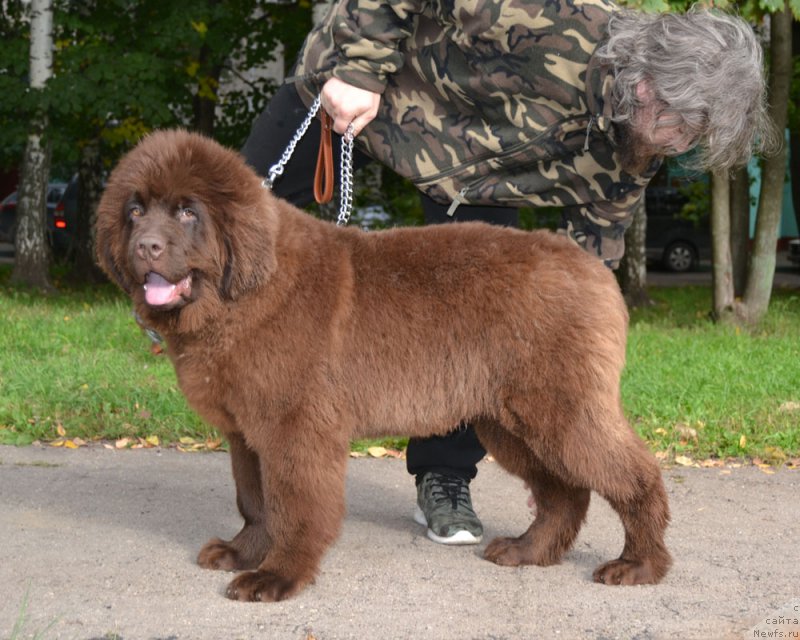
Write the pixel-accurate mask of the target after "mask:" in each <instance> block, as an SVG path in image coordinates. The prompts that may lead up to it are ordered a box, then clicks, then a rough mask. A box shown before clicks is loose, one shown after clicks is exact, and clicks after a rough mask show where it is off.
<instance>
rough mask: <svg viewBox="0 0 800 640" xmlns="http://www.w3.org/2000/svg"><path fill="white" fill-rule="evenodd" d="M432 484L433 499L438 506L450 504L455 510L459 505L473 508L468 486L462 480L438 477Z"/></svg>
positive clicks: (453, 477) (452, 477)
mask: <svg viewBox="0 0 800 640" xmlns="http://www.w3.org/2000/svg"><path fill="white" fill-rule="evenodd" d="M431 484H432V487H431V499H432V500H433V501H434V502H435V503H436V504H437V505H439V504H443V503H446V502H449V503H450V505H451V507H452V508H453V509H454V510H455V509H458V507H459V505H460V506H462V507H468V508H471V505H470V500H469V490H468V488H467V487H468V485H467V482H466V481H465V480H463V479H462V478H459V477H457V476H442V475H437V476H435V477H434V478H433V480H432V483H431Z"/></svg>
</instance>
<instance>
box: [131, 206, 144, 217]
mask: <svg viewBox="0 0 800 640" xmlns="http://www.w3.org/2000/svg"><path fill="white" fill-rule="evenodd" d="M143 215H144V210H143V209H142V207H140V206H139V205H138V204H132V205H130V206H129V207H128V217H129V218H131V219H134V218H141V217H142V216H143Z"/></svg>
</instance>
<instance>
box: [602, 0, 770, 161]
mask: <svg viewBox="0 0 800 640" xmlns="http://www.w3.org/2000/svg"><path fill="white" fill-rule="evenodd" d="M608 32H609V38H608V40H607V41H606V42H605V43H604V44H603V45H601V47H600V48H598V51H597V55H598V56H599V57H600V58H601V60H603V61H604V63H605V64H608V65H611V66H613V68H614V70H615V76H616V77H615V83H614V99H615V120H617V121H621V122H625V121H630V120H631V118H632V116H633V114H634V113H635V111H636V109H637V107H638V106H639V104H640V103H639V100H638V99H637V97H636V87H637V85H638V84H639V83H640V82H642V81H644V82H647V83H648V84H649V86H650V87H651V88H652V89H653V91H654V92H655V96H656V98H657V99H658V100H659V101H660V102H661V103H662V105H663V110H662V112H661V113H662V116H664V120H662V122H661V124H662V125H665V124H670V125H676V124H677V125H681V126H682V128H683V129H684V131H685V132H686V135H687V136H690V137H691V139H692V140H697V146H698V153H697V154H695V157H694V158H693V159H692V160H690V164H691V165H692V166H693V167H695V168H698V169H705V170H710V169H719V170H725V169H729V168H732V167H734V166H736V165H740V164H743V163H745V162H747V160H748V158H749V157H750V155H751V153H753V152H754V151H755V152H760V151H766V150H768V149H770V148H771V147H772V146H773V145H774V144H775V139H776V136H775V134H774V127H773V126H772V124H771V121H770V119H769V117H768V116H767V110H766V87H765V81H764V63H763V54H762V51H761V46H760V45H759V43H758V40H757V38H756V36H755V33H754V32H753V29H752V28H751V27H750V25H749V24H748V23H747V22H745V21H744V20H742V19H741V18H739V17H737V16H733V15H730V14H726V13H723V12H720V11H716V10H705V9H692V10H689V11H688V12H686V13H685V14H675V13H660V14H659V13H655V14H654V13H642V12H634V11H629V10H621V11H618V12H615V13H614V14H612V17H611V20H610V21H609V24H608Z"/></svg>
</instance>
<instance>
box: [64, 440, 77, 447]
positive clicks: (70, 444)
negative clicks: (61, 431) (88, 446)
mask: <svg viewBox="0 0 800 640" xmlns="http://www.w3.org/2000/svg"><path fill="white" fill-rule="evenodd" d="M64 446H65V447H66V448H67V449H77V448H78V445H77V444H75V443H74V442H73V441H72V440H65V441H64Z"/></svg>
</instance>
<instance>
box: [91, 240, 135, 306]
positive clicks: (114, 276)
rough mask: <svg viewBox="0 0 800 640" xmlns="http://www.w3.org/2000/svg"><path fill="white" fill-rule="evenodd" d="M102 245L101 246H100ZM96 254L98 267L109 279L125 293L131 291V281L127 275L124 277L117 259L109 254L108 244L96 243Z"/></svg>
mask: <svg viewBox="0 0 800 640" xmlns="http://www.w3.org/2000/svg"><path fill="white" fill-rule="evenodd" d="M101 246H102V248H101ZM97 255H98V261H97V262H98V265H99V266H100V268H101V269H102V270H103V271H105V273H106V275H107V276H109V277H110V278H111V280H113V281H114V283H116V285H117V286H118V287H119V288H120V289H122V290H123V291H124V292H125V293H127V294H128V295H130V293H131V283H130V280H128V278H127V277H125V275H124V273H123V272H122V269H120V268H119V266H117V261H116V260H115V259H114V256H113V255H112V254H111V247H110V246H109V245H108V244H104V245H100V244H98V245H97Z"/></svg>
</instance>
